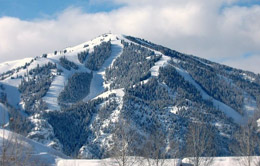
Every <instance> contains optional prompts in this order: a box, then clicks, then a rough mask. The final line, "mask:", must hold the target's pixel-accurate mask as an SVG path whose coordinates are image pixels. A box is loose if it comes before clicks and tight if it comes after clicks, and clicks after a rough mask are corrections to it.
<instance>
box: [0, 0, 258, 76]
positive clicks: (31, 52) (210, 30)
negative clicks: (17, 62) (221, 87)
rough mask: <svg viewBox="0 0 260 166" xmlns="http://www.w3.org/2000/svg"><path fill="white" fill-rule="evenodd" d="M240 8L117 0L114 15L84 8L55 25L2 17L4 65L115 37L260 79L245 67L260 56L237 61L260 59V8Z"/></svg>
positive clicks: (229, 3)
mask: <svg viewBox="0 0 260 166" xmlns="http://www.w3.org/2000/svg"><path fill="white" fill-rule="evenodd" d="M106 1H107V0H99V2H106ZM237 2H238V0H211V1H208V0H161V1H155V0H149V1H148V0H143V1H140V0H131V1H127V0H114V3H117V4H123V6H122V7H121V8H119V9H116V10H112V11H110V12H99V13H85V12H84V11H82V9H80V8H68V9H66V10H64V11H63V12H62V13H59V14H57V17H56V18H52V19H40V20H39V19H38V20H31V21H24V20H20V19H18V18H12V17H2V18H0V62H3V61H6V60H14V59H20V58H24V57H35V56H39V55H41V54H43V53H46V52H53V51H54V50H60V49H62V48H65V47H67V46H71V45H76V44H79V43H81V42H84V41H87V40H90V39H92V38H94V37H96V36H98V35H100V34H103V33H106V32H109V31H112V33H118V34H127V35H133V36H138V37H141V38H145V39H147V40H150V41H152V42H155V43H157V44H161V45H165V46H168V47H170V48H172V49H175V50H178V51H181V52H184V53H187V54H193V55H196V56H200V57H203V58H207V59H210V60H212V59H214V60H218V59H223V58H226V59H234V63H232V62H230V61H228V62H225V61H224V63H226V64H230V65H232V66H235V67H238V68H244V67H245V68H244V69H247V70H252V71H254V72H258V73H259V71H260V67H257V66H259V65H255V66H256V67H251V68H249V67H246V66H250V65H251V64H252V61H253V62H256V61H257V62H259V59H260V58H259V56H254V59H253V60H252V57H250V58H251V59H249V58H248V59H241V58H239V57H241V56H242V55H244V54H245V53H248V52H251V53H254V54H256V55H257V54H258V55H260V31H259V29H260V22H259V21H258V19H259V18H260V6H259V5H251V6H247V7H246V6H237V5H234V4H235V3H237ZM106 3H107V2H106ZM239 64H241V67H240V66H239ZM242 64H243V65H244V66H243V65H242ZM254 64H255V63H254Z"/></svg>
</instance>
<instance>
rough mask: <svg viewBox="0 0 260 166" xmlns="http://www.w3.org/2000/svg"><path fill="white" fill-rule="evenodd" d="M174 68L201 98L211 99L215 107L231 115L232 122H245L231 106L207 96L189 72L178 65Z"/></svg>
mask: <svg viewBox="0 0 260 166" xmlns="http://www.w3.org/2000/svg"><path fill="white" fill-rule="evenodd" d="M174 67H175V69H176V70H177V71H178V72H179V74H180V75H181V76H183V78H184V79H185V80H186V81H188V82H190V83H191V84H192V85H193V86H195V87H196V89H197V90H198V91H199V92H200V94H201V96H202V98H203V99H206V100H211V101H212V102H213V105H214V106H215V108H217V109H220V110H221V111H223V112H224V113H225V114H226V115H227V116H228V117H231V118H232V119H233V120H234V122H236V123H238V124H244V123H245V122H246V119H245V118H244V117H243V116H241V115H240V114H239V113H238V112H237V111H235V110H234V109H233V108H231V107H229V106H228V105H226V104H224V103H222V102H220V101H218V100H216V99H214V98H213V97H211V96H209V95H208V94H207V93H206V92H205V91H204V90H203V89H202V88H201V87H200V86H199V85H198V84H197V83H196V82H195V80H193V78H192V77H191V76H190V75H189V73H188V72H187V71H185V70H183V69H181V68H179V67H176V66H174Z"/></svg>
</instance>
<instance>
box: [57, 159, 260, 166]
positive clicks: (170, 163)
mask: <svg viewBox="0 0 260 166" xmlns="http://www.w3.org/2000/svg"><path fill="white" fill-rule="evenodd" d="M253 159H254V160H253V163H252V165H251V166H257V165H256V164H255V162H257V161H260V157H253ZM245 161H246V160H245V158H242V157H215V158H214V160H213V162H212V164H211V166H243V163H245ZM116 165H117V164H115V163H113V162H112V161H111V160H109V159H105V160H58V162H57V166H116ZM146 165H147V163H146V162H145V161H141V162H136V164H134V166H146ZM182 165H183V166H191V164H189V162H188V159H187V158H185V159H183V160H182ZM164 166H180V160H175V159H170V160H165V163H164Z"/></svg>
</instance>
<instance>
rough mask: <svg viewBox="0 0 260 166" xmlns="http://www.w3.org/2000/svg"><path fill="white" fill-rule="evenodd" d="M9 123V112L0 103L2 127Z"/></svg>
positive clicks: (0, 123)
mask: <svg viewBox="0 0 260 166" xmlns="http://www.w3.org/2000/svg"><path fill="white" fill-rule="evenodd" d="M8 121H9V117H8V110H7V108H6V107H5V106H4V105H3V104H2V103H0V127H2V126H3V125H5V124H7V123H8Z"/></svg>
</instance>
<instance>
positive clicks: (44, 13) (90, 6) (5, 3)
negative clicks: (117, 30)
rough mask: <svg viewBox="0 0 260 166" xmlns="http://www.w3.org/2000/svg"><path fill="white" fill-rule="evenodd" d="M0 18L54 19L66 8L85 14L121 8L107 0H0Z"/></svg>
mask: <svg viewBox="0 0 260 166" xmlns="http://www.w3.org/2000/svg"><path fill="white" fill-rule="evenodd" d="M0 4H1V5H0V17H3V16H9V17H17V18H20V19H23V20H31V19H39V18H45V17H55V16H56V14H59V13H60V12H62V11H63V10H65V9H67V8H68V7H79V8H81V9H82V10H83V11H84V12H87V13H97V12H109V11H111V10H114V9H118V8H120V7H122V5H119V4H115V3H113V2H112V1H109V0H103V1H100V0H96V1H93V0H0Z"/></svg>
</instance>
